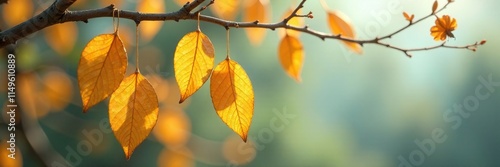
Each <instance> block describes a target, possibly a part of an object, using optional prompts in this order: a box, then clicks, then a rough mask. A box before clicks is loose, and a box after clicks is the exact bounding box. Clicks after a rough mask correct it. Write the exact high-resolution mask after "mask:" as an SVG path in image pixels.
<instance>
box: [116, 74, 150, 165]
mask: <svg viewBox="0 0 500 167" xmlns="http://www.w3.org/2000/svg"><path fill="white" fill-rule="evenodd" d="M108 110H109V122H110V124H111V129H112V130H113V133H114V134H115V137H116V139H118V142H120V144H121V145H122V147H123V151H124V152H125V156H126V158H127V159H130V156H131V155H132V153H133V152H134V150H135V148H136V147H137V146H138V145H139V144H141V143H142V141H144V139H146V137H147V136H148V135H149V133H150V132H151V130H152V129H153V127H154V126H155V125H156V120H157V119H158V97H156V93H155V90H154V89H153V86H151V84H150V83H149V82H148V80H147V79H146V78H144V76H142V74H140V73H139V72H135V73H133V74H132V75H130V76H128V77H127V78H125V79H124V80H123V82H122V83H121V84H120V87H118V89H116V91H115V92H114V93H113V94H112V95H111V98H110V100H109V109H108Z"/></svg>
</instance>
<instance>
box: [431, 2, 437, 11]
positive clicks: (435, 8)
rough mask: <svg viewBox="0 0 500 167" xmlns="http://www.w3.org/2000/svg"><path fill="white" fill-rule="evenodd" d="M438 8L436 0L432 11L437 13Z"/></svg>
mask: <svg viewBox="0 0 500 167" xmlns="http://www.w3.org/2000/svg"><path fill="white" fill-rule="evenodd" d="M437 8H438V1H437V0H435V1H434V4H432V13H435V12H436V10H437Z"/></svg>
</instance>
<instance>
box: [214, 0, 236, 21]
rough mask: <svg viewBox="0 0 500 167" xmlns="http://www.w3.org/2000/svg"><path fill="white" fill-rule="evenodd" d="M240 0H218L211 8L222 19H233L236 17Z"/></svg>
mask: <svg viewBox="0 0 500 167" xmlns="http://www.w3.org/2000/svg"><path fill="white" fill-rule="evenodd" d="M239 5H240V0H216V1H215V2H214V4H213V5H212V7H210V9H211V10H212V12H213V13H214V14H215V15H216V16H217V17H220V18H222V19H226V20H233V19H234V18H235V17H236V14H237V12H238V8H239Z"/></svg>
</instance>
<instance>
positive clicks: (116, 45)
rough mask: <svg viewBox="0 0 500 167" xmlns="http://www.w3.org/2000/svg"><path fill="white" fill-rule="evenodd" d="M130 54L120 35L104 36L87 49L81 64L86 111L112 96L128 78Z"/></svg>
mask: <svg viewBox="0 0 500 167" xmlns="http://www.w3.org/2000/svg"><path fill="white" fill-rule="evenodd" d="M127 63H128V61H127V53H126V51H125V48H124V47H123V43H122V41H121V39H120V37H119V36H118V34H116V33H114V34H102V35H99V36H96V37H94V38H93V39H92V40H91V41H90V42H89V43H88V44H87V46H85V49H84V50H83V52H82V57H81V58H80V63H79V64H78V85H79V86H80V94H81V96H82V102H83V112H87V110H88V109H89V108H90V107H92V106H94V105H96V104H97V103H99V102H101V101H102V100H104V99H105V98H106V97H108V96H109V95H111V93H113V92H114V91H115V90H116V88H118V86H119V85H120V82H121V81H122V80H123V78H124V77H125V70H126V69H127Z"/></svg>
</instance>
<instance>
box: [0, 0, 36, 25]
mask: <svg viewBox="0 0 500 167" xmlns="http://www.w3.org/2000/svg"><path fill="white" fill-rule="evenodd" d="M33 10H34V9H33V1H31V0H10V1H9V2H8V3H7V4H3V5H2V12H3V13H2V15H3V20H5V23H6V24H7V25H8V26H9V27H14V26H15V25H18V24H20V23H22V22H24V21H26V20H28V19H29V18H31V17H32V16H33Z"/></svg>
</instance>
